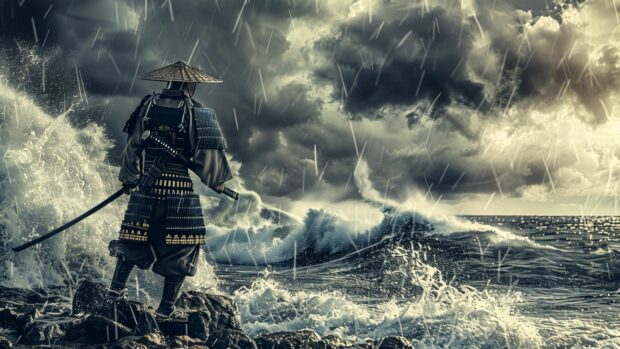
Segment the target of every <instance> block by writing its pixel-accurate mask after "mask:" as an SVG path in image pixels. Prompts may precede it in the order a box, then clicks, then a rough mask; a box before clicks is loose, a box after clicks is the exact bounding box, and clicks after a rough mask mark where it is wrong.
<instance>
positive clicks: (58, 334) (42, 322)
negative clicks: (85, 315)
mask: <svg viewBox="0 0 620 349" xmlns="http://www.w3.org/2000/svg"><path fill="white" fill-rule="evenodd" d="M82 321H83V320H82V319H65V320H58V319H49V318H40V319H38V320H37V321H35V322H33V323H31V324H29V325H28V326H26V328H25V329H24V332H23V334H22V335H21V338H20V339H19V342H18V343H19V344H48V343H55V342H57V341H59V340H60V339H61V338H62V337H64V336H65V335H66V333H67V329H69V328H72V327H74V326H76V325H78V324H79V323H80V322H82Z"/></svg>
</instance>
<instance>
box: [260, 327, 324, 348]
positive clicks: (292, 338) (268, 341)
mask: <svg viewBox="0 0 620 349" xmlns="http://www.w3.org/2000/svg"><path fill="white" fill-rule="evenodd" d="M255 341H256V345H257V346H258V348H260V349H272V348H273V349H295V348H324V344H325V343H324V342H323V341H322V340H321V336H319V335H318V334H317V333H316V332H314V331H312V330H299V331H285V332H274V333H269V334H266V335H262V336H260V337H258V338H256V339H255Z"/></svg>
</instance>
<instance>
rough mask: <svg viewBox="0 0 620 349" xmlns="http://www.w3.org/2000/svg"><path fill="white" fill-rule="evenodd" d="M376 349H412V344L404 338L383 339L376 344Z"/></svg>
mask: <svg viewBox="0 0 620 349" xmlns="http://www.w3.org/2000/svg"><path fill="white" fill-rule="evenodd" d="M375 348H377V349H414V347H413V344H411V342H410V341H409V340H408V339H407V338H405V337H400V336H398V337H396V336H394V337H385V338H383V339H381V340H379V341H377V342H376V344H375Z"/></svg>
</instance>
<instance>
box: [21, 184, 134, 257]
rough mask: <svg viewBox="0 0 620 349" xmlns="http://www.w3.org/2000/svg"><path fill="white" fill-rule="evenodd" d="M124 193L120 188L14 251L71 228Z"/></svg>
mask: <svg viewBox="0 0 620 349" xmlns="http://www.w3.org/2000/svg"><path fill="white" fill-rule="evenodd" d="M123 193H124V188H121V189H119V190H118V191H117V192H115V193H114V194H112V195H110V196H109V197H108V198H107V199H105V200H103V201H101V202H100V203H98V204H97V205H96V206H94V207H93V208H91V209H90V210H88V211H86V212H84V213H82V214H81V215H79V216H77V217H75V218H73V219H72V220H70V221H69V222H67V223H65V224H63V225H61V226H60V227H58V228H56V229H54V230H52V231H50V232H49V233H47V234H45V235H41V236H39V237H38V238H36V239H34V240H32V241H29V242H27V243H25V244H23V245H20V246H17V247H15V248H13V251H15V252H19V251H22V250H25V249H27V248H28V247H31V246H34V245H36V244H38V243H40V242H42V241H45V240H47V239H49V238H51V237H52V236H54V235H56V234H58V233H60V232H62V231H63V230H65V229H67V228H70V227H71V226H73V225H74V224H76V223H78V222H80V221H81V220H83V219H84V218H86V217H88V216H90V215H92V214H93V213H95V212H97V211H99V210H100V209H102V208H104V207H106V206H107V205H108V204H109V203H111V202H112V201H114V200H116V199H118V198H119V197H120V196H121V195H123Z"/></svg>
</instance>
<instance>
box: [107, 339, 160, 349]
mask: <svg viewBox="0 0 620 349" xmlns="http://www.w3.org/2000/svg"><path fill="white" fill-rule="evenodd" d="M138 339H140V337H137V336H129V337H123V338H121V339H120V340H118V341H117V342H115V343H112V344H108V345H105V346H102V348H105V349H149V347H148V346H147V345H146V344H143V343H138Z"/></svg>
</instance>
